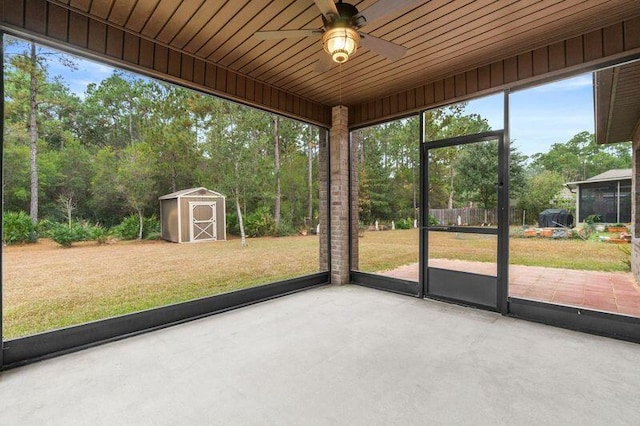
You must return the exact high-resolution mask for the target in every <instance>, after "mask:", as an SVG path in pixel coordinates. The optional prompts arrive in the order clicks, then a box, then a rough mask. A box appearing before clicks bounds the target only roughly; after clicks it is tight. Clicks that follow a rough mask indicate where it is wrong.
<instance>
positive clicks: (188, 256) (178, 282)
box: [3, 229, 629, 338]
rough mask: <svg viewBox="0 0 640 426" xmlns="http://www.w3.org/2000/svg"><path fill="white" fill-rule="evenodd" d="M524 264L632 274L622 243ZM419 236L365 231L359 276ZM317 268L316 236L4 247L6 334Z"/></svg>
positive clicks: (562, 244) (529, 247)
mask: <svg viewBox="0 0 640 426" xmlns="http://www.w3.org/2000/svg"><path fill="white" fill-rule="evenodd" d="M510 246H511V247H510V262H511V263H515V264H520V265H531V266H547V267H555V268H568V269H585V270H598V271H626V270H628V266H627V265H626V264H625V263H624V261H625V259H626V260H628V258H629V256H628V254H625V253H623V252H622V251H621V250H619V248H618V247H617V245H615V244H606V243H601V242H593V241H581V240H551V239H539V238H534V239H524V238H512V239H511V240H510ZM418 247H419V244H418V231H417V230H415V229H410V230H396V231H386V232H366V233H365V235H364V236H363V237H362V238H361V239H360V244H359V251H360V268H359V269H360V270H362V271H370V272H376V271H384V270H390V269H394V268H396V267H398V266H401V265H406V264H410V263H414V262H417V261H418V253H419V250H418ZM429 254H430V256H431V257H433V258H449V259H460V260H472V261H484V262H493V261H495V258H496V237H495V236H484V235H470V234H445V233H440V232H433V233H431V241H430V247H429ZM317 270H318V238H317V237H315V236H306V237H300V236H296V237H283V238H255V239H250V240H249V247H247V248H245V249H243V248H241V247H240V243H239V241H238V240H229V241H218V242H211V243H198V244H174V243H167V242H163V241H143V242H137V241H133V242H118V243H116V244H112V245H101V246H98V245H96V244H95V243H81V244H78V245H77V246H74V247H73V248H70V249H63V248H61V247H59V246H58V245H56V244H55V243H53V242H50V241H48V240H41V241H40V242H39V243H37V244H27V245H23V246H10V247H4V248H3V278H4V282H3V297H4V299H3V303H4V318H3V322H4V324H3V325H4V337H5V338H15V337H19V336H25V335H29V334H34V333H38V332H42V331H47V330H51V329H56V328H61V327H65V326H70V325H75V324H81V323H84V322H87V321H93V320H98V319H102V318H107V317H111V316H115V315H122V314H126V313H130V312H135V311H139V310H143V309H149V308H153V307H158V306H163V305H167V304H171V303H177V302H181V301H186V300H190V299H194V298H199V297H205V296H211V295H215V294H220V293H226V292H229V291H232V290H236V289H240V288H246V287H251V286H257V285H260V284H265V283H269V282H273V281H278V280H283V279H287V278H292V277H296V276H301V275H305V274H310V273H313V272H316V271H317Z"/></svg>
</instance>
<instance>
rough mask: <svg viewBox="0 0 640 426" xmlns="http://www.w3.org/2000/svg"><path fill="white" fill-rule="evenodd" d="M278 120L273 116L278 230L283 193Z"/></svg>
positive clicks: (277, 228)
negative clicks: (281, 188)
mask: <svg viewBox="0 0 640 426" xmlns="http://www.w3.org/2000/svg"><path fill="white" fill-rule="evenodd" d="M278 122H279V118H278V116H277V115H275V116H274V117H273V166H274V172H275V175H276V200H275V206H274V209H273V221H274V223H275V225H276V232H277V231H278V230H279V229H280V199H281V198H282V194H281V193H280V142H279V137H278Z"/></svg>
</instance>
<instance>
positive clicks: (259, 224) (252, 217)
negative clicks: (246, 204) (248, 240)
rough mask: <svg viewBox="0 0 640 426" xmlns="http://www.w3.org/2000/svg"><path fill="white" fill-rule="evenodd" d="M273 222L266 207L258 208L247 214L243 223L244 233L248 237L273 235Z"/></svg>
mask: <svg viewBox="0 0 640 426" xmlns="http://www.w3.org/2000/svg"><path fill="white" fill-rule="evenodd" d="M275 227H276V226H275V222H274V221H273V216H272V215H271V212H270V211H269V209H268V208H266V207H259V208H257V209H256V210H254V211H253V213H251V214H248V215H247V217H246V218H245V221H244V232H245V233H246V234H247V236H248V237H263V236H265V235H274V233H275Z"/></svg>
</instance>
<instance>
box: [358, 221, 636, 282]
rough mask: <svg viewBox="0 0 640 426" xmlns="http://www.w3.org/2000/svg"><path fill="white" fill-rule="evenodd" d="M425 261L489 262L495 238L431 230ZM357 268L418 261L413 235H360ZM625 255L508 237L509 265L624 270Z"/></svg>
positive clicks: (609, 247)
mask: <svg viewBox="0 0 640 426" xmlns="http://www.w3.org/2000/svg"><path fill="white" fill-rule="evenodd" d="M429 239H430V241H429V256H430V257H431V258H444V259H458V260H470V261H478V262H495V261H496V257H497V237H496V236H493V235H476V234H451V233H444V232H431V233H430V236H429ZM359 252H360V256H359V260H360V265H359V266H360V270H361V271H365V272H375V271H386V270H390V269H394V268H395V267H397V266H400V265H406V264H409V263H414V262H417V261H418V256H419V242H418V231H417V230H416V229H410V230H396V231H387V232H365V234H364V237H362V238H361V239H360V242H359ZM628 259H629V256H628V255H627V254H625V253H624V252H623V251H622V250H620V249H619V246H618V245H617V244H608V243H603V242H598V241H582V240H579V239H578V240H564V239H551V238H511V239H510V240H509V263H511V264H517V265H526V266H545V267H550V268H566V269H580V270H588V271H628V268H629V267H628V265H627V264H625V260H628Z"/></svg>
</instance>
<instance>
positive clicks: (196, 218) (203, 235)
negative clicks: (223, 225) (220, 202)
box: [189, 201, 218, 242]
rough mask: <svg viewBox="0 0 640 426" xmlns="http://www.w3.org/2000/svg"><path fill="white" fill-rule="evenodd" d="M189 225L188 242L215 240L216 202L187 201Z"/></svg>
mask: <svg viewBox="0 0 640 426" xmlns="http://www.w3.org/2000/svg"><path fill="white" fill-rule="evenodd" d="M189 223H190V227H189V236H190V241H192V242H193V241H211V240H216V239H217V237H218V236H217V233H216V202H215V201H189Z"/></svg>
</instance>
